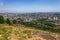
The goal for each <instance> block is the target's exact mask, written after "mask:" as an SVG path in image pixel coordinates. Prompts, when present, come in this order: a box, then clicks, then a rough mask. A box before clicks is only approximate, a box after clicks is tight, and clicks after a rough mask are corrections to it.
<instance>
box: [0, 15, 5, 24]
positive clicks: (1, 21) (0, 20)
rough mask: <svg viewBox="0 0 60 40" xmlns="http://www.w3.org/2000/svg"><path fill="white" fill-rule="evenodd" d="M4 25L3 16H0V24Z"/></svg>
mask: <svg viewBox="0 0 60 40" xmlns="http://www.w3.org/2000/svg"><path fill="white" fill-rule="evenodd" d="M3 23H4V18H3V16H0V24H3Z"/></svg>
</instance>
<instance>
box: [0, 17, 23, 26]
mask: <svg viewBox="0 0 60 40" xmlns="http://www.w3.org/2000/svg"><path fill="white" fill-rule="evenodd" d="M4 23H6V24H9V25H12V24H20V23H22V20H16V19H13V20H10V19H9V18H7V19H4V17H3V16H0V24H4Z"/></svg>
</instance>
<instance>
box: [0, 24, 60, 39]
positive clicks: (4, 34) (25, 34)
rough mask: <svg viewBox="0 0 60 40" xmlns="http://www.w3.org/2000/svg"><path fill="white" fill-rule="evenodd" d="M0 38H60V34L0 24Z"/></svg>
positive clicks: (22, 26)
mask: <svg viewBox="0 0 60 40" xmlns="http://www.w3.org/2000/svg"><path fill="white" fill-rule="evenodd" d="M0 40H60V34H59V33H58V34H57V33H51V32H47V31H42V30H37V29H34V28H29V27H25V26H24V25H20V26H16V25H13V26H9V25H7V24H0Z"/></svg>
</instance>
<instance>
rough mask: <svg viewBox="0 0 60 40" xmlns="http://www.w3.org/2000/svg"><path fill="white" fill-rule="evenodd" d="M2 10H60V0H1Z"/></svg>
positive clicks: (20, 11) (0, 9) (23, 11)
mask: <svg viewBox="0 0 60 40" xmlns="http://www.w3.org/2000/svg"><path fill="white" fill-rule="evenodd" d="M1 12H13V13H25V12H60V0H0V13H1Z"/></svg>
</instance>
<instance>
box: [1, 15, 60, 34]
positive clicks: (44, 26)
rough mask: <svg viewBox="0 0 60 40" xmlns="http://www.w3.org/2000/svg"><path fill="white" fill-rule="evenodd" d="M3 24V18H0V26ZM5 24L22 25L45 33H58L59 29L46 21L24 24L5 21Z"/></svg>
mask: <svg viewBox="0 0 60 40" xmlns="http://www.w3.org/2000/svg"><path fill="white" fill-rule="evenodd" d="M4 22H5V20H4V18H3V16H0V24H3V23H4ZM6 23H7V24H9V25H12V24H23V25H26V26H28V27H33V28H36V29H39V30H46V31H51V32H58V33H60V27H58V26H57V25H55V24H54V21H48V20H47V19H38V20H36V21H31V22H24V21H23V20H22V19H20V18H19V19H16V20H15V19H13V20H10V19H8V18H7V19H6Z"/></svg>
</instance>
